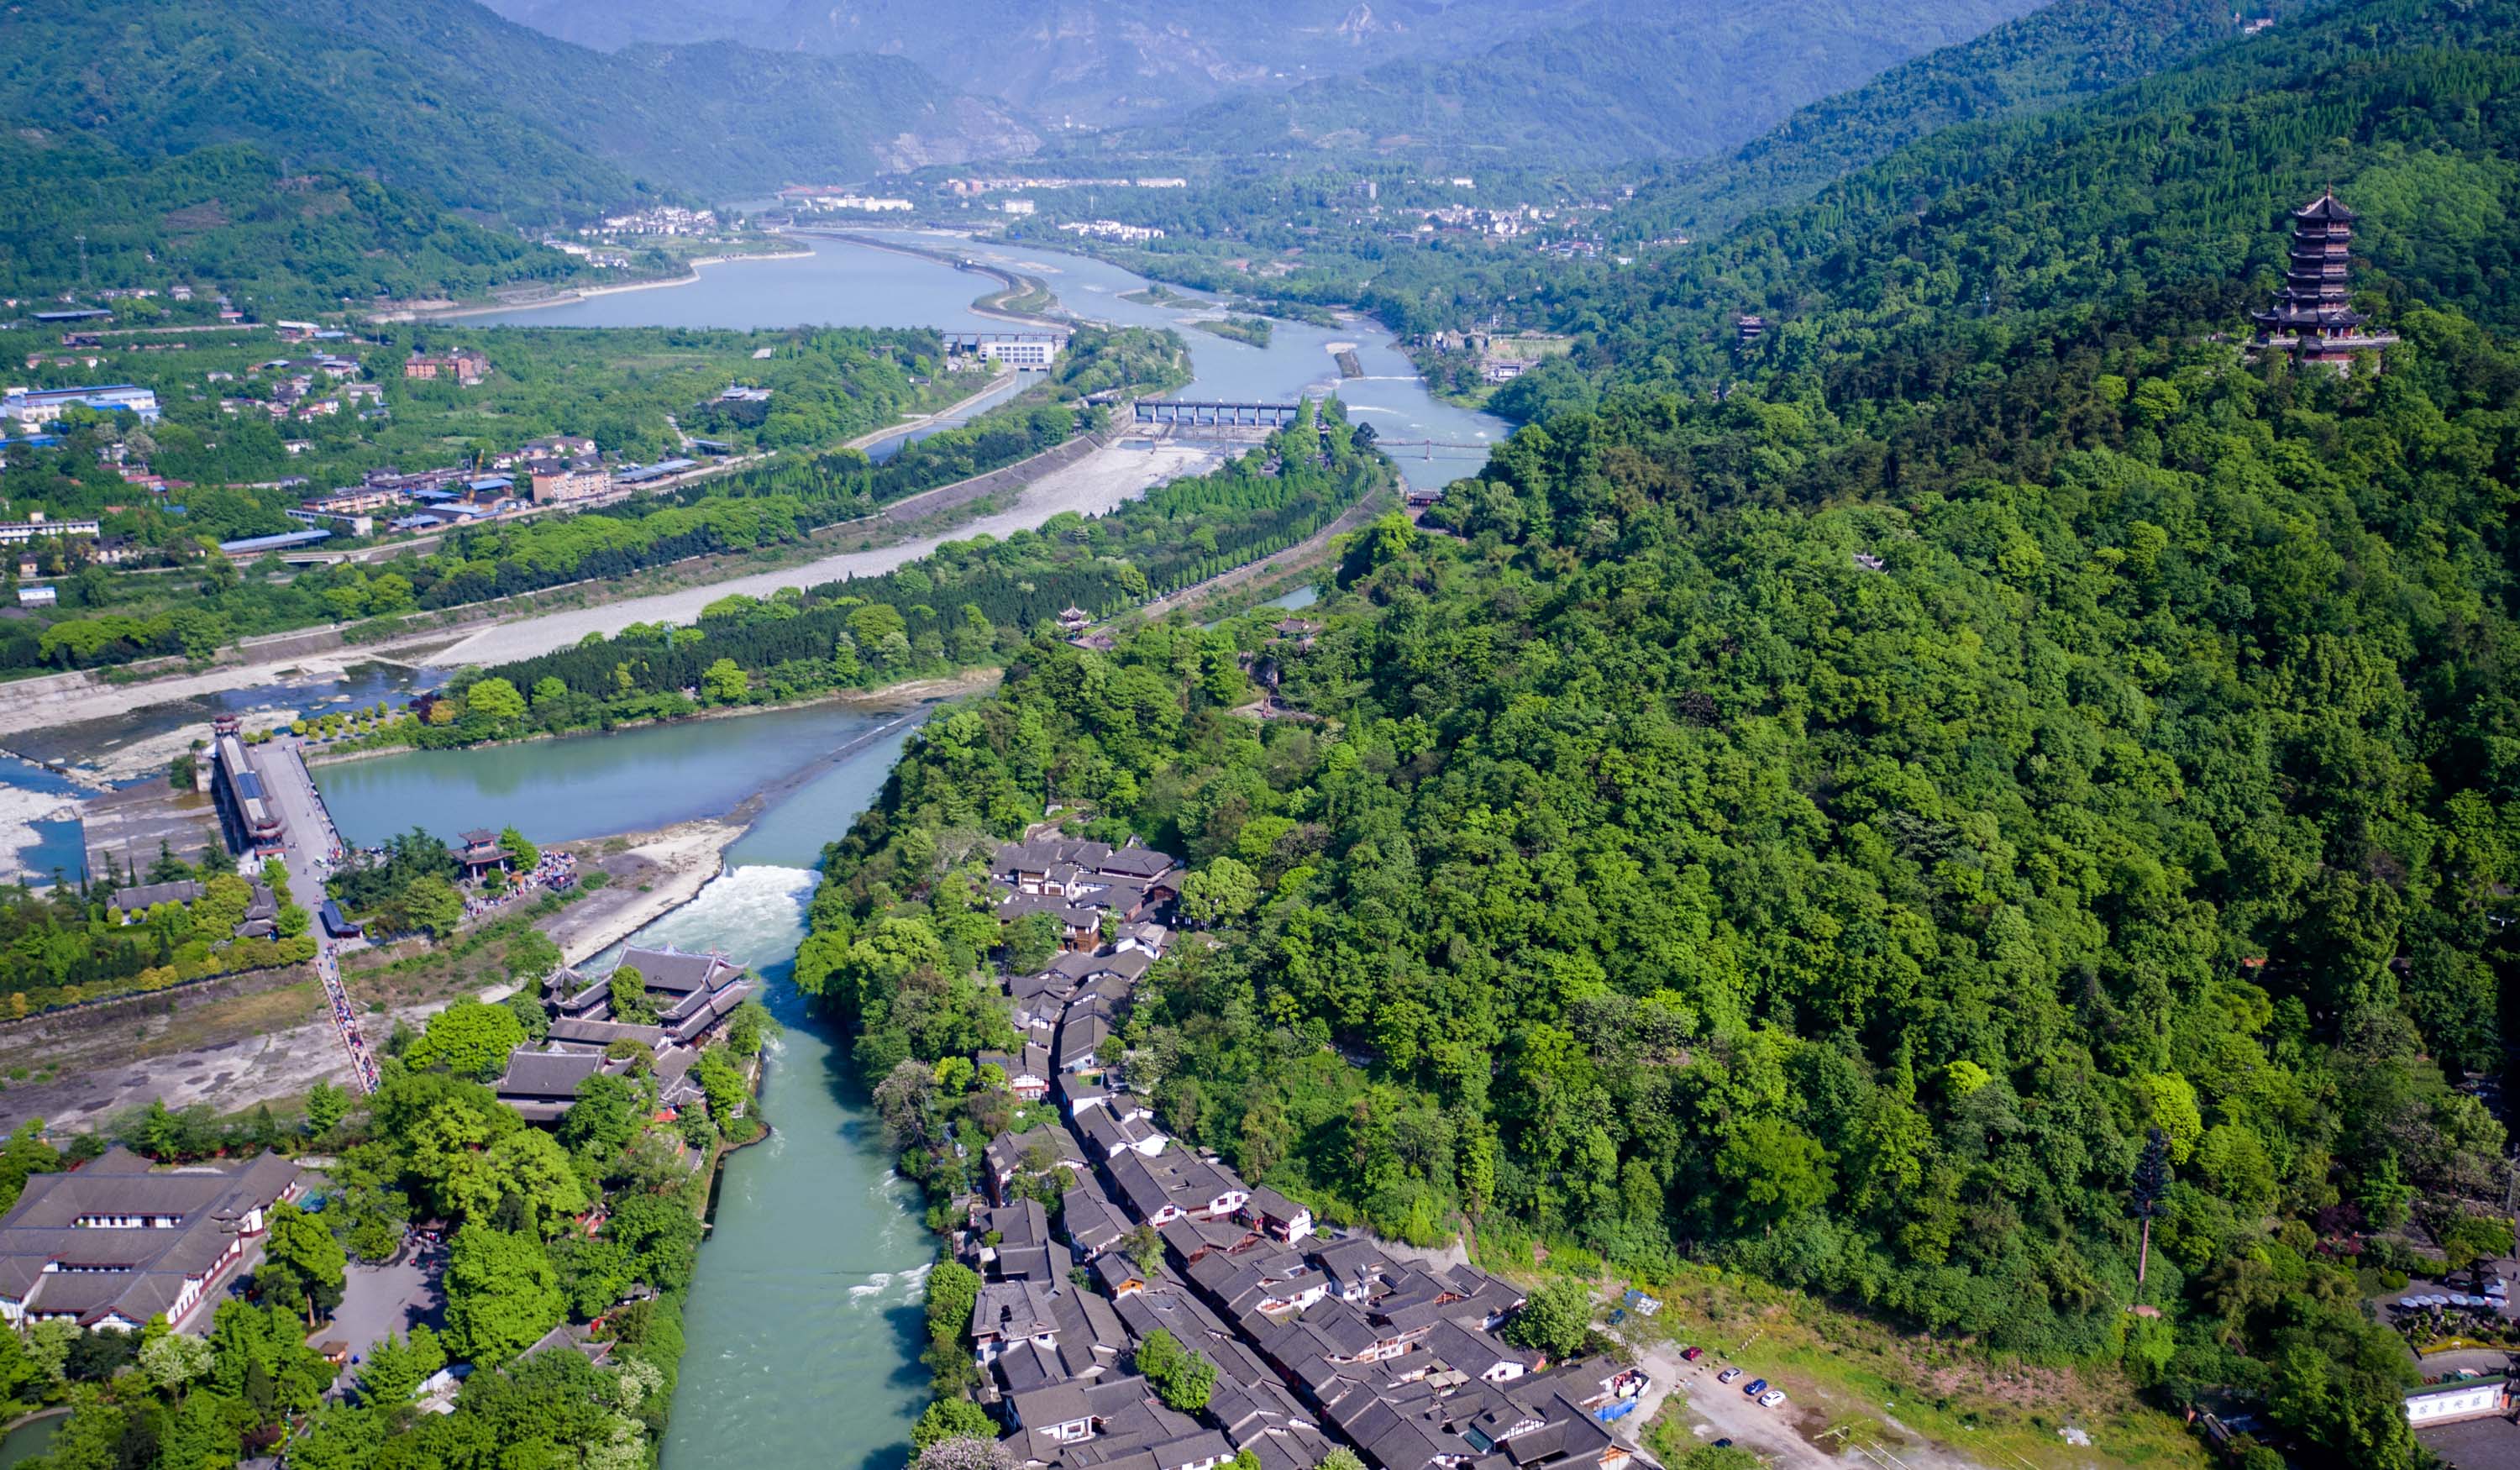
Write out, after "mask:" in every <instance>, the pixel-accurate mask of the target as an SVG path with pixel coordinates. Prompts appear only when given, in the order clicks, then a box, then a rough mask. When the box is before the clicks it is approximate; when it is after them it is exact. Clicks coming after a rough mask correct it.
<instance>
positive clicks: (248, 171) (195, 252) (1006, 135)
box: [0, 0, 1033, 313]
mask: <svg viewBox="0 0 2520 1470" xmlns="http://www.w3.org/2000/svg"><path fill="white" fill-rule="evenodd" d="M9 25H10V39H11V41H12V43H13V44H12V45H11V46H10V47H9V48H8V51H7V53H6V54H5V55H0V112H5V113H6V114H7V115H8V116H9V117H10V119H11V126H10V130H9V135H8V136H7V137H6V138H0V187H5V188H6V189H7V191H8V195H9V198H10V200H12V202H13V203H14V204H16V205H17V206H18V207H17V208H15V209H13V210H12V212H11V215H10V217H9V218H8V219H7V220H6V221H0V292H5V293H6V294H10V295H19V296H25V295H37V296H49V295H52V294H54V293H57V292H60V291H64V290H85V289H88V288H90V287H97V288H112V287H162V286H164V285H166V284H167V283H168V282H169V281H172V280H181V279H190V280H193V281H196V282H199V283H202V284H203V285H206V286H209V287H212V288H215V289H219V290H226V291H228V292H230V293H231V294H233V295H236V296H238V297H240V298H250V299H251V300H253V301H254V302H255V303H257V304H258V305H261V306H263V307H264V308H266V309H272V308H277V309H280V310H282V311H283V312H284V313H286V312H288V311H292V310H294V311H299V312H303V311H308V310H315V309H320V308H322V307H325V306H337V305H338V304H340V303H341V301H342V300H344V299H348V300H351V301H354V302H364V301H365V300H367V299H368V298H369V297H371V296H377V295H385V296H392V297H397V298H412V297H443V296H457V297H464V296H478V295H481V294H483V293H485V292H486V291H488V290H491V289H493V288H497V287H502V286H512V285H519V284H527V283H553V282H559V281H563V280H566V279H569V278H571V277H573V276H578V275H582V274H586V268H585V267H584V266H582V265H580V264H578V263H576V262H573V261H571V260H570V259H569V258H568V257H567V256H565V255H562V253H561V252H559V251H556V250H551V249H546V248H544V247H542V246H540V245H536V244H533V243H531V242H530V241H529V240H528V239H525V238H521V237H520V236H519V234H517V232H515V231H512V230H508V229H503V228H500V222H502V221H508V222H515V223H520V224H524V225H531V226H537V227H539V226H548V225H553V224H577V223H583V222H585V221H586V220H588V219H590V218H593V217H595V216H599V215H603V214H606V213H609V212H611V211H614V210H617V209H622V208H627V207H636V206H642V205H646V204H652V203H655V202H658V201H660V200H669V199H670V200H684V201H687V202H702V203H705V202H709V201H712V200H724V199H727V198H729V197H744V196H754V197H757V196H759V195H763V194H767V193H769V192H770V191H772V190H775V189H777V188H779V187H781V186H782V185H785V184H787V183H789V182H793V181H795V180H798V179H800V178H802V179H807V180H813V181H840V180H848V179H856V178H864V177H867V176H869V175H872V174H874V173H876V172H877V171H878V170H880V169H882V168H884V167H887V166H891V165H893V164H894V163H896V162H908V163H923V162H929V161H934V160H939V159H955V158H962V157H966V156H970V155H971V154H972V153H973V152H974V151H976V150H984V149H985V150H988V151H993V152H1005V153H1007V154H1010V155H1012V154H1020V153H1021V152H1023V151H1024V150H1025V149H1027V148H1029V147H1030V146H1031V144H1032V142H1033V138H1032V134H1031V133H1030V132H1029V131H1028V130H1026V129H1025V128H1024V127H1023V126H1022V125H1021V124H1020V123H1017V122H1015V121H1014V120H1013V119H1012V117H1011V116H1010V115H1009V114H1008V113H1007V112H1006V111H1004V110H1003V109H1000V108H997V107H996V106H994V105H992V104H987V103H984V102H980V101H978V100H975V99H972V98H968V97H963V96H960V95H958V94H957V93H955V92H954V91H953V89H951V88H949V87H946V86H944V85H943V84H941V83H939V82H938V81H936V80H935V78H933V77H932V76H929V75H927V74H926V73H925V72H922V71H921V70H920V69H919V68H918V67H916V66H914V65H912V64H910V63H908V62H905V61H902V60H900V59H898V58H893V57H876V56H851V57H831V56H797V55H782V54H778V53H773V52H766V51H755V50H751V49H749V48H746V47H742V46H738V45H734V44H732V43H726V42H719V43H713V44H709V45H700V46H681V47H674V48H670V49H663V48H636V49H633V50H630V51H625V52H617V53H610V54H607V53H603V52H596V51H589V50H585V49H583V48H580V47H577V46H572V45H569V44H568V43H566V42H563V41H558V40H555V39H553V38H551V37H549V36H546V35H543V34H541V33H539V32H536V31H533V30H528V29H526V28H525V27H523V26H519V25H512V24H509V23H508V22H504V21H501V20H500V19H499V18H498V17H497V16H495V15H493V14H492V13H491V12H489V11H488V10H486V9H484V8H482V7H481V6H479V5H476V4H473V3H472V0H383V3H373V0H367V3H359V4H350V3H347V0H276V3H271V4H262V5H250V6H234V5H220V4H212V3H203V0H180V3H175V0H152V3H146V4H139V3H132V0H115V3H112V4H109V5H105V6H103V7H99V6H95V5H86V4H79V3H75V0H36V3H31V4H25V5H20V6H18V7H16V8H15V9H13V10H12V11H11V12H10V17H9ZM81 235H84V236H86V237H87V240H86V254H85V257H84V258H82V256H81V252H80V245H79V241H78V237H79V236H81ZM642 263H643V264H649V265H653V264H656V262H649V261H643V262H642Z"/></svg>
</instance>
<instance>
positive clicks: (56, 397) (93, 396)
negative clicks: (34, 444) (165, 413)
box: [0, 382, 158, 427]
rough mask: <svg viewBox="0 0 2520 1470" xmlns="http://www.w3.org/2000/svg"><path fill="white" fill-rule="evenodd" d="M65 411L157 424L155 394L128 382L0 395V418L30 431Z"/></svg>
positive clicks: (13, 390) (22, 391) (19, 391)
mask: <svg viewBox="0 0 2520 1470" xmlns="http://www.w3.org/2000/svg"><path fill="white" fill-rule="evenodd" d="M68 408H87V409H95V410H97V411H98V412H99V413H107V414H112V413H123V414H137V415H139V417H140V422H141V423H157V422H158V395H157V393H155V392H153V391H152V390H150V389H148V388H144V387H139V386H137V385H135V384H132V383H127V382H109V383H99V384H97V385H96V386H93V387H84V388H11V389H9V390H8V391H7V392H6V393H5V394H0V418H9V419H15V420H17V421H18V422H19V423H23V424H26V425H27V426H29V427H32V426H34V425H35V424H39V423H52V422H53V421H54V420H56V419H58V418H60V417H61V416H62V410H64V409H68Z"/></svg>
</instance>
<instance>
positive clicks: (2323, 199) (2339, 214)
mask: <svg viewBox="0 0 2520 1470" xmlns="http://www.w3.org/2000/svg"><path fill="white" fill-rule="evenodd" d="M2292 217H2293V218H2295V219H2300V220H2334V221H2338V222H2344V223H2350V222H2352V221H2354V220H2357V219H2360V218H2362V216H2361V215H2359V214H2356V213H2355V212H2354V211H2353V210H2351V209H2348V208H2346V207H2345V204H2344V202H2343V201H2342V200H2339V199H2337V197H2336V191H2334V190H2332V189H2330V190H2326V191H2324V192H2322V193H2321V194H2320V195H2319V196H2318V198H2317V199H2315V200H2311V201H2310V202H2309V203H2307V204H2304V205H2302V206H2301V207H2300V208H2298V209H2295V210H2294V211H2293V212H2292Z"/></svg>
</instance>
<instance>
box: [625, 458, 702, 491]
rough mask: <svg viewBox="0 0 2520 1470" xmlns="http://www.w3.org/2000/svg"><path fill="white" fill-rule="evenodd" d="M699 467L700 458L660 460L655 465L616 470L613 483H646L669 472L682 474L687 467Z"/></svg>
mask: <svg viewBox="0 0 2520 1470" xmlns="http://www.w3.org/2000/svg"><path fill="white" fill-rule="evenodd" d="M697 468H700V467H699V462H698V461H697V460H658V461H657V462H656V463H654V464H653V465H642V466H640V467H639V468H635V469H616V470H614V471H613V472H612V483H614V484H616V485H644V484H646V483H647V482H648V481H650V480H660V479H663V478H664V477H665V476H667V475H669V474H680V473H682V472H683V471H684V470H686V469H697Z"/></svg>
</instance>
